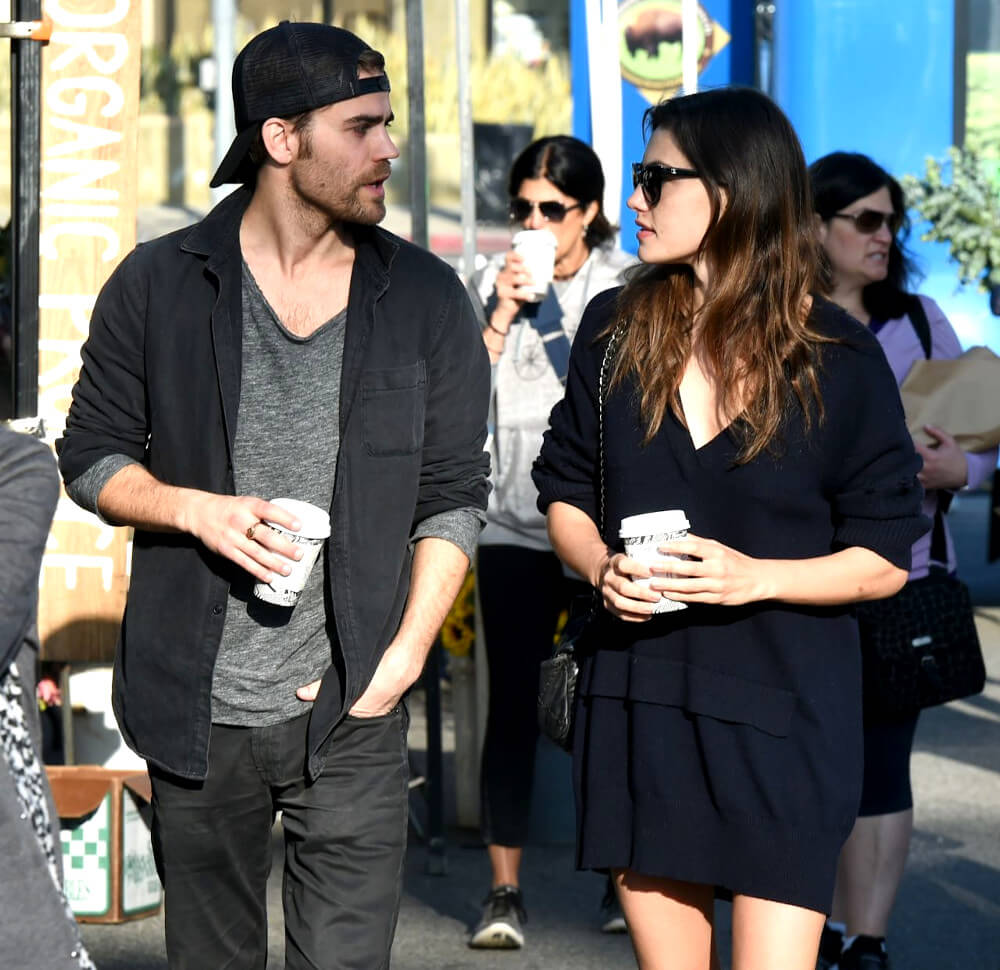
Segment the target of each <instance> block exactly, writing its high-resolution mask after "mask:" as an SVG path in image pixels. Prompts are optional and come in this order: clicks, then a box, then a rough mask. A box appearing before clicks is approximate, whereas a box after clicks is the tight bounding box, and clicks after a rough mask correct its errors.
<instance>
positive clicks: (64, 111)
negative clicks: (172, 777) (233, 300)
mask: <svg viewBox="0 0 1000 970" xmlns="http://www.w3.org/2000/svg"><path fill="white" fill-rule="evenodd" d="M45 12H46V13H48V15H49V16H50V17H51V18H52V21H53V31H52V39H51V41H50V43H49V44H48V46H47V47H46V48H45V50H44V53H43V55H42V62H43V67H42V160H41V166H42V171H41V219H40V246H39V248H40V261H41V265H40V288H39V313H40V319H39V341H38V411H39V415H40V416H41V417H42V418H43V419H44V421H45V424H46V427H47V429H48V432H49V434H50V436H51V437H52V438H56V437H58V436H59V434H61V429H62V426H63V423H64V421H65V416H66V412H67V411H68V409H69V402H70V391H71V390H72V387H73V384H74V382H75V381H76V378H77V375H78V374H79V370H80V348H81V346H82V344H83V341H84V340H85V339H86V337H87V333H88V330H89V326H90V314H91V311H92V309H93V306H94V301H95V299H96V297H97V294H98V292H99V291H100V288H101V286H102V285H103V284H104V282H105V281H106V280H107V278H108V276H109V275H110V273H111V272H112V270H113V269H114V268H115V267H116V266H117V265H118V263H119V261H120V260H121V259H122V257H123V256H125V255H126V254H127V253H128V252H129V251H130V250H131V249H132V247H133V245H134V244H135V209H136V166H137V158H136V154H137V152H136V135H137V127H138V112H139V56H140V54H139V52H140V31H139V6H138V3H137V2H136V0H50V2H47V3H46V4H45ZM128 539H129V537H128V535H127V533H126V530H124V529H112V528H111V527H110V526H107V525H105V524H104V523H102V522H100V521H99V520H98V519H97V518H95V517H94V516H92V515H90V514H88V513H85V512H83V511H81V510H80V509H79V508H77V506H75V505H74V504H73V503H72V502H71V501H70V500H69V499H68V498H66V496H65V495H63V496H62V497H61V498H60V501H59V507H58V510H57V511H56V518H55V522H54V523H53V526H52V532H51V534H50V536H49V541H48V546H47V549H46V554H45V558H44V560H43V562H42V575H41V590H40V595H41V601H40V605H39V628H40V629H39V632H40V633H41V636H42V641H43V644H44V655H45V656H46V657H48V658H52V659H62V660H108V659H110V657H111V656H112V654H113V651H114V645H115V640H116V637H117V631H118V626H119V623H120V621H121V615H122V609H123V606H124V602H125V592H126V587H127V584H128V562H127V559H128V552H129V548H128Z"/></svg>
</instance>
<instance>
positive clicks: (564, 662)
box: [538, 330, 621, 751]
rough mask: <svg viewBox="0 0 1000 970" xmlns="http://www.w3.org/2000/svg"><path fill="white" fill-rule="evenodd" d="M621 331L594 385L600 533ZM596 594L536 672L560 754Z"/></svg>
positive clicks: (541, 704) (576, 607)
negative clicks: (607, 418) (607, 394)
mask: <svg viewBox="0 0 1000 970" xmlns="http://www.w3.org/2000/svg"><path fill="white" fill-rule="evenodd" d="M620 333H621V331H620V330H616V331H615V332H614V333H613V334H612V335H611V339H610V340H609V341H608V346H607V348H606V349H605V351H604V360H603V361H602V363H601V374H600V378H599V379H598V384H597V408H598V410H597V415H598V417H597V423H598V428H599V429H600V430H599V432H598V437H599V444H598V454H599V462H600V472H599V478H600V501H599V502H598V518H599V520H600V521H599V522H598V523H597V527H598V531H599V532H603V531H604V386H605V384H604V379H605V376H606V371H607V368H608V362H609V361H610V360H611V354H612V352H613V349H614V345H615V343H616V341H617V340H618V337H619V335H620ZM598 604H599V601H598V594H597V592H596V591H595V592H594V593H592V594H586V595H582V596H576V597H574V598H573V602H572V604H571V605H570V611H569V618H568V619H567V620H566V625H565V626H564V627H563V630H562V633H561V634H560V635H559V641H558V642H557V643H556V648H555V650H554V651H553V653H552V656H551V657H549V659H548V660H543V661H542V663H541V665H540V667H539V671H538V727H539V728H540V729H541V731H542V733H543V734H544V735H545V736H546V737H548V738H549V739H551V740H552V741H554V742H555V743H556V744H558V745H559V747H560V748H562V749H563V750H564V751H570V750H571V749H572V747H573V713H574V705H575V703H576V682H577V679H578V677H579V675H580V664H579V661H578V653H579V648H580V644H581V640H582V638H583V636H584V634H585V633H586V631H587V629H588V627H589V626H590V624H591V623H592V622H593V620H594V618H595V617H596V616H597V610H598V609H599V605H598Z"/></svg>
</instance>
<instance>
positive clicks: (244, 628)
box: [212, 263, 347, 726]
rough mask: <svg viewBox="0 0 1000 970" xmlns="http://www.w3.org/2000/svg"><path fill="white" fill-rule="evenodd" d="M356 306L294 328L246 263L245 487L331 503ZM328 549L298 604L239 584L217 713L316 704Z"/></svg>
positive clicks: (225, 636)
mask: <svg viewBox="0 0 1000 970" xmlns="http://www.w3.org/2000/svg"><path fill="white" fill-rule="evenodd" d="M346 321H347V311H346V308H345V309H344V310H342V311H341V312H340V313H338V314H337V315H336V316H334V317H333V318H332V319H331V320H328V321H327V322H326V323H325V324H323V325H322V326H321V327H320V328H319V329H317V330H315V331H314V332H313V333H311V334H310V335H309V336H308V337H298V336H296V335H295V334H293V333H291V332H290V331H289V330H287V329H286V328H285V327H284V326H283V325H282V323H281V321H280V320H279V319H278V317H277V315H276V314H275V312H274V310H273V309H272V308H271V306H270V304H268V302H267V300H266V299H265V297H264V295H263V293H261V291H260V288H259V287H258V286H257V283H256V281H255V280H254V278H253V275H252V274H251V272H250V269H249V267H248V266H247V265H246V263H244V265H243V375H242V382H241V385H240V407H239V417H238V418H237V424H236V439H235V442H234V446H233V477H234V479H235V484H236V494H237V495H260V496H262V497H263V498H266V499H268V500H270V499H273V498H278V497H285V498H295V499H302V500H304V501H306V502H311V503H312V504H313V505H317V506H319V507H320V508H321V509H329V508H330V506H331V504H332V502H333V484H334V480H335V478H336V474H337V452H338V449H339V445H340V440H339V433H340V428H339V417H338V415H339V411H340V407H339V405H340V377H341V371H342V368H343V361H344V328H345V325H346ZM328 568H329V564H328V562H327V548H326V546H324V549H323V552H322V553H321V555H320V557H319V559H317V561H316V565H315V566H314V567H313V569H312V572H311V573H310V574H309V578H308V580H307V581H306V585H305V588H304V589H303V590H302V593H301V594H300V596H299V599H298V602H297V603H296V604H295V606H294V608H291V609H289V608H288V607H283V606H272V605H271V604H269V603H265V602H263V601H262V600H258V599H257V598H256V597H255V596H253V594H252V589H253V584H254V579H253V577H252V576H250V574H249V573H246V574H244V575H243V576H242V577H241V579H240V580H239V581H238V582H235V583H233V585H232V587H231V589H230V590H229V602H228V605H227V609H226V622H225V626H224V628H223V631H222V642H221V643H220V644H219V655H218V658H217V659H216V662H215V677H214V680H213V684H212V720H213V721H215V722H217V723H221V724H236V725H258V726H259V725H267V724H277V723H281V722H282V721H287V720H289V719H290V718H292V717H295V716H296V715H297V714H303V713H305V712H306V711H307V710H308V705H306V704H304V703H303V702H302V701H300V700H299V699H298V698H297V697H296V696H295V691H296V688H298V687H301V686H303V685H304V684H308V683H310V682H311V681H313V680H316V679H318V678H319V677H322V675H323V674H324V672H325V671H326V669H327V668H328V667H329V666H330V661H331V658H332V655H333V646H332V643H333V638H334V637H335V636H336V634H335V632H334V628H333V618H332V614H331V615H330V616H329V617H328V613H327V609H326V603H325V595H326V582H325V576H326V571H327V569H328Z"/></svg>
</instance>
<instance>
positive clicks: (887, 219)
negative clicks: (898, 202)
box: [830, 209, 903, 236]
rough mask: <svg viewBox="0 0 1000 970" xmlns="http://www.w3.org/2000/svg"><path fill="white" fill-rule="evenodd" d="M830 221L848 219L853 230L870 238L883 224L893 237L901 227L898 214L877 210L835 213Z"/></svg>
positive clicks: (900, 218) (900, 219)
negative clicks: (851, 223) (852, 224)
mask: <svg viewBox="0 0 1000 970" xmlns="http://www.w3.org/2000/svg"><path fill="white" fill-rule="evenodd" d="M830 218H831V219H850V220H851V222H853V223H854V228H855V229H857V230H858V232H860V233H861V234H862V235H864V236H870V235H872V234H873V233H876V232H878V231H879V229H881V228H882V224H883V223H885V225H887V226H888V227H889V232H890V234H891V235H893V236H895V235H896V233H897V232H899V227H900V225H902V222H903V220H902V217H901V216H900V215H899V213H898V212H879V210H878V209H862V210H861V211H860V212H854V213H850V212H835V213H834V214H833V215H832V216H831V217H830Z"/></svg>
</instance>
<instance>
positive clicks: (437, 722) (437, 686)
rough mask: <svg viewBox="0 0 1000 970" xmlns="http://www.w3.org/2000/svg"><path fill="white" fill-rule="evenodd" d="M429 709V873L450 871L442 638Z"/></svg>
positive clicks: (428, 688)
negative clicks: (444, 747) (446, 838)
mask: <svg viewBox="0 0 1000 970" xmlns="http://www.w3.org/2000/svg"><path fill="white" fill-rule="evenodd" d="M424 697H425V699H426V712H427V784H426V785H425V786H424V787H425V790H426V792H427V872H428V874H429V875H432V876H443V875H445V874H446V873H447V872H448V859H447V857H446V856H445V841H444V757H443V754H442V746H441V639H440V637H439V638H438V639H437V640H436V641H435V642H434V646H433V647H431V652H430V653H429V654H428V655H427V664H426V666H425V667H424Z"/></svg>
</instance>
